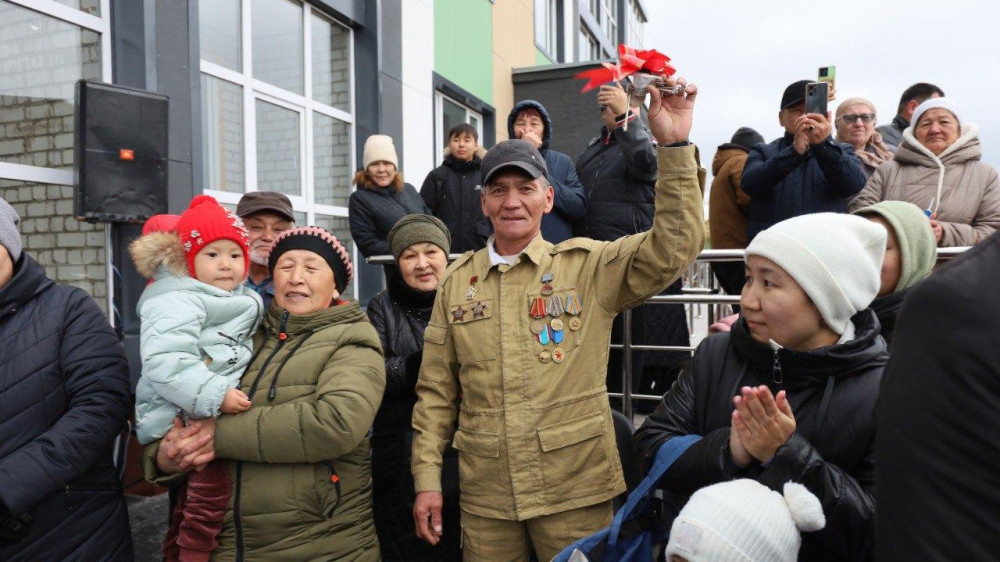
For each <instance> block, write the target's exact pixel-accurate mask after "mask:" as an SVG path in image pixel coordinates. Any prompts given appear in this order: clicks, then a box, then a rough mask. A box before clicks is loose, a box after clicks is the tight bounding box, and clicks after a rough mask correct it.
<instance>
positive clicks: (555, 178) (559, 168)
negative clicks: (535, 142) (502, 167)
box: [507, 100, 587, 244]
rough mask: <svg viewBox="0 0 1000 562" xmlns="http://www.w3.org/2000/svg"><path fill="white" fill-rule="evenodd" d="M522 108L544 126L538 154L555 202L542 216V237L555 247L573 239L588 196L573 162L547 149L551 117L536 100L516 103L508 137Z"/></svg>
mask: <svg viewBox="0 0 1000 562" xmlns="http://www.w3.org/2000/svg"><path fill="white" fill-rule="evenodd" d="M525 109H534V110H535V111H537V112H538V113H540V114H541V116H542V121H543V122H544V123H545V133H544V134H543V135H542V146H541V147H540V148H539V149H538V152H540V153H541V155H542V158H545V166H546V167H547V168H548V169H549V174H548V179H549V183H550V184H552V190H553V191H554V192H555V201H554V203H553V205H552V212H550V213H548V214H546V215H545V216H543V217H542V238H544V239H545V241H546V242H549V243H552V244H558V243H560V242H562V241H564V240H567V239H569V238H572V237H573V230H574V225H575V224H576V223H577V222H578V221H582V220H583V217H584V216H585V215H586V214H587V196H586V195H584V193H583V184H581V183H580V178H578V177H577V175H576V168H575V167H574V166H573V160H572V159H570V157H569V156H567V155H565V154H563V153H562V152H558V151H555V150H552V149H550V148H549V143H550V142H551V141H552V118H551V117H549V112H548V111H545V106H543V105H542V104H540V103H538V102H537V101H535V100H524V101H520V102H517V105H515V106H514V109H512V110H511V111H510V115H508V116H507V134H508V135H509V136H510V138H515V137H514V122H515V121H516V120H517V116H518V114H519V113H521V112H522V111H524V110H525Z"/></svg>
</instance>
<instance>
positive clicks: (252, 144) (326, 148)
mask: <svg viewBox="0 0 1000 562" xmlns="http://www.w3.org/2000/svg"><path fill="white" fill-rule="evenodd" d="M645 19H646V18H645V10H644V7H643V5H642V2H641V0H496V1H491V0H0V195H2V196H3V197H4V198H5V199H6V200H7V201H8V202H10V203H11V204H12V205H13V206H14V207H15V209H17V211H18V212H19V213H20V215H21V217H22V225H21V230H22V235H23V239H24V246H25V248H26V250H27V251H28V252H29V253H30V254H31V255H33V256H34V257H35V258H36V259H38V260H39V262H41V264H42V265H43V266H44V267H45V268H46V271H47V273H48V274H49V275H50V276H51V277H52V278H53V279H55V280H56V281H58V282H61V283H68V284H72V285H76V286H79V287H82V288H84V289H85V290H86V291H87V292H88V293H90V294H91V295H92V296H93V297H94V298H95V299H96V300H97V301H98V303H99V304H100V305H101V306H102V308H104V309H105V310H106V311H107V312H108V314H109V317H110V318H111V319H112V322H114V323H115V324H116V325H117V326H119V327H120V328H121V329H122V330H123V332H124V334H125V336H126V343H127V346H128V347H129V348H130V351H131V352H132V353H131V354H133V355H134V348H135V345H136V344H135V342H134V341H132V342H131V345H130V341H129V340H130V339H134V336H135V335H136V334H137V333H138V332H137V330H138V326H137V321H136V318H135V315H134V312H133V310H134V306H135V302H136V301H137V299H138V296H139V294H140V293H141V290H142V287H143V283H142V280H141V279H138V278H137V275H136V274H135V272H134V270H133V268H132V266H131V263H130V262H129V260H128V258H127V253H126V252H125V248H126V246H127V243H128V241H129V240H131V239H132V238H134V237H135V236H136V235H137V234H138V226H137V225H118V224H114V225H112V224H103V223H97V224H91V223H87V222H81V221H78V220H76V219H75V218H74V211H73V197H74V193H75V190H76V179H75V176H74V165H75V155H74V151H75V149H76V148H77V146H76V142H77V140H76V139H77V131H76V130H75V114H76V104H75V91H76V85H77V82H78V81H79V80H81V79H86V80H97V81H102V82H108V83H114V84H119V85H123V86H129V87H133V88H140V89H145V90H149V91H154V92H158V93H161V94H165V95H167V96H169V114H168V121H169V131H170V133H169V138H168V164H167V169H168V204H169V208H170V211H171V212H175V213H176V212H180V211H182V210H183V209H184V208H185V207H186V205H187V202H188V201H190V199H191V197H192V196H193V195H195V194H198V193H208V194H211V195H213V196H215V197H216V198H217V199H218V200H219V201H220V202H222V203H223V204H225V205H227V206H230V207H234V206H235V205H236V203H237V201H239V198H240V197H241V196H242V195H243V194H244V193H246V192H248V191H253V190H272V191H280V192H282V193H285V194H287V195H288V196H289V198H290V199H291V200H292V202H293V206H294V209H295V213H296V223H298V224H316V225H320V226H323V227H325V228H327V229H329V230H330V231H332V232H334V233H335V234H336V235H337V236H338V237H339V238H341V239H342V240H344V241H345V243H346V244H348V246H349V247H350V248H352V251H353V249H354V248H353V244H352V243H351V241H350V238H351V236H350V231H349V229H348V223H347V199H348V197H349V196H350V192H351V191H352V189H353V187H352V186H351V185H350V180H351V177H352V176H353V173H354V172H355V171H356V170H357V169H358V168H359V167H360V165H361V163H360V157H361V154H360V153H361V147H362V146H363V144H364V141H365V139H366V138H367V137H368V136H369V135H371V134H374V133H383V134H388V135H390V136H392V137H393V139H394V140H395V143H396V147H397V150H398V151H399V156H400V171H401V172H402V173H403V175H404V177H405V178H406V179H407V181H409V182H410V183H412V184H414V185H416V186H417V187H419V186H420V184H421V183H422V181H423V178H424V177H425V176H426V174H427V173H428V172H429V171H430V170H431V169H433V168H434V167H435V166H436V165H438V164H439V163H440V162H441V158H442V151H443V148H444V146H445V145H446V143H447V139H446V138H445V137H446V134H447V131H448V129H449V128H450V127H451V126H453V125H454V124H456V123H459V122H468V123H470V124H472V125H474V126H475V127H476V128H477V129H478V130H479V132H480V138H481V142H482V144H483V145H484V146H487V147H488V146H491V145H492V144H493V143H495V142H496V141H498V140H502V139H505V138H506V137H507V131H506V118H507V114H508V113H509V111H510V108H511V107H513V104H514V102H515V90H514V81H513V80H512V75H513V74H514V72H515V70H516V69H521V68H527V67H538V66H551V67H553V68H555V67H558V66H559V65H565V64H571V63H580V62H583V61H593V60H597V59H610V58H614V57H615V56H616V47H617V43H618V42H625V43H628V44H632V45H641V44H642V33H643V31H642V28H643V24H644V23H645ZM574 87H575V86H574ZM355 257H357V253H356V251H355ZM359 270H360V272H359V275H358V276H357V279H356V280H355V282H354V284H353V285H352V286H351V287H350V288H349V289H348V296H349V297H354V298H359V299H360V300H362V301H363V302H366V301H367V299H368V298H370V296H371V295H373V294H374V293H375V292H377V291H378V290H380V288H381V286H382V283H383V281H382V275H381V273H380V271H378V270H377V269H376V268H373V267H371V266H364V265H363V264H362V266H361V267H359Z"/></svg>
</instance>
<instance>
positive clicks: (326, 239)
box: [267, 226, 354, 293]
mask: <svg viewBox="0 0 1000 562" xmlns="http://www.w3.org/2000/svg"><path fill="white" fill-rule="evenodd" d="M289 250H309V251H310V252H314V253H316V254H319V256H320V257H322V258H323V260H325V261H326V263H327V264H329V265H330V269H332V270H333V284H334V286H336V287H337V292H338V293H343V292H344V289H346V288H347V284H348V283H350V282H351V278H352V277H354V264H353V263H351V257H350V254H348V252H347V248H345V247H344V245H343V244H341V243H340V240H337V237H336V236H334V235H333V234H330V233H329V232H328V231H327V230H326V229H324V228H320V227H318V226H300V227H298V228H293V229H291V230H286V231H285V232H283V233H282V234H281V236H279V237H278V239H277V240H275V241H274V246H272V247H271V255H270V257H268V259H267V269H268V271H269V272H270V274H271V275H272V276H274V266H275V264H277V263H278V258H279V257H281V254H283V253H285V252H287V251H289Z"/></svg>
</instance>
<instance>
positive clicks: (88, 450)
mask: <svg viewBox="0 0 1000 562" xmlns="http://www.w3.org/2000/svg"><path fill="white" fill-rule="evenodd" d="M17 223H18V217H17V213H16V212H15V211H14V209H13V208H12V207H11V206H10V205H9V204H7V202H6V201H4V200H3V199H0V342H3V343H2V344H0V560H9V561H15V560H17V561H33V560H101V561H116V562H117V561H131V560H132V556H133V555H132V536H131V534H130V532H129V524H128V512H127V510H126V508H125V498H124V496H123V494H122V487H121V482H120V480H119V478H118V472H117V471H116V470H115V466H114V462H113V453H112V450H113V446H114V441H115V438H116V437H117V436H118V434H119V433H120V432H121V430H122V429H123V428H124V427H125V420H127V419H128V416H129V411H130V410H131V406H132V404H131V397H130V384H129V374H128V363H127V362H126V360H125V351H124V349H123V348H122V345H121V343H120V342H119V341H118V338H117V337H116V336H115V334H114V331H113V330H112V329H111V326H110V325H109V324H108V320H107V318H105V316H104V314H103V313H102V312H101V310H100V309H99V308H98V307H97V304H96V303H95V302H94V301H93V299H91V298H90V296H89V295H87V293H85V292H84V291H83V290H82V289H78V288H75V287H69V286H66V285H58V284H56V283H54V282H53V281H52V280H51V279H49V278H48V277H46V276H45V270H44V269H42V266H41V265H39V263H38V262H37V261H35V260H34V259H33V258H32V257H31V256H29V255H28V254H27V253H26V252H23V251H22V249H21V238H20V235H19V233H18V230H17Z"/></svg>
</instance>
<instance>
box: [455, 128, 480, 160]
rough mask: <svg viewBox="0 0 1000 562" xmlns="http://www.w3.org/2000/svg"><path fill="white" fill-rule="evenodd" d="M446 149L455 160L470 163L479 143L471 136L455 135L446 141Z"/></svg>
mask: <svg viewBox="0 0 1000 562" xmlns="http://www.w3.org/2000/svg"><path fill="white" fill-rule="evenodd" d="M448 148H450V149H451V154H452V155H453V156H454V157H455V158H458V159H459V160H464V161H466V162H471V161H472V157H473V156H475V155H476V149H477V148H479V142H477V141H476V139H474V138H472V136H471V135H466V134H461V135H455V136H453V137H451V140H449V141H448Z"/></svg>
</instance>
